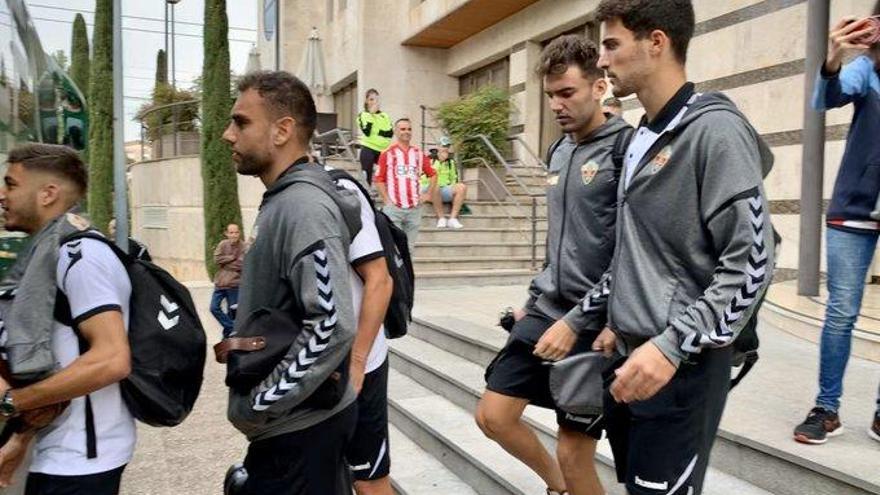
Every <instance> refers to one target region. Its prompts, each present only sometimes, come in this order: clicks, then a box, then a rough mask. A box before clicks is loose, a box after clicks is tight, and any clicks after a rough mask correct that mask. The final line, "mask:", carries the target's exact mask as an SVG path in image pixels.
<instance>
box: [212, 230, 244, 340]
mask: <svg viewBox="0 0 880 495" xmlns="http://www.w3.org/2000/svg"><path fill="white" fill-rule="evenodd" d="M223 235H224V236H225V237H226V239H223V240H222V241H220V243H219V244H217V248H216V249H214V263H216V264H217V273H216V274H215V275H214V293H213V294H212V295H211V314H212V315H214V318H216V319H217V321H218V322H219V323H220V326H222V327H223V338H224V339H225V338H226V337H229V334H230V333H231V332H232V325H233V323H234V322H235V309H236V308H237V307H238V285H239V283H240V281H241V265H242V263H244V252H245V245H244V242H242V241H241V229H240V228H239V227H238V225H236V224H234V223H231V224H229V225H228V226H227V227H226V230H225V231H224V232H223ZM224 300H225V301H226V310H225V311H224V310H223V301H224Z"/></svg>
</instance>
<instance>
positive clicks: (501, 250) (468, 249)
mask: <svg viewBox="0 0 880 495" xmlns="http://www.w3.org/2000/svg"><path fill="white" fill-rule="evenodd" d="M532 251H533V249H532V245H531V244H530V243H527V242H525V241H524V240H523V241H509V242H439V241H431V242H427V241H426V242H422V240H421V239H417V240H416V247H415V253H414V256H416V257H420V256H424V257H428V258H439V257H441V256H442V257H450V256H461V257H470V256H482V257H489V256H496V257H503V256H531V255H532ZM534 252H535V254H536V255H537V254H543V253H544V247H543V246H537V248H536V249H534Z"/></svg>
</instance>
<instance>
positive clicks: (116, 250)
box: [59, 229, 134, 267]
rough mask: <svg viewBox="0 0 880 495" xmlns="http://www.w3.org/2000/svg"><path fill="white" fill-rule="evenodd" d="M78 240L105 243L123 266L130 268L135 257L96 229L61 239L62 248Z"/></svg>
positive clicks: (75, 233)
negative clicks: (92, 240)
mask: <svg viewBox="0 0 880 495" xmlns="http://www.w3.org/2000/svg"><path fill="white" fill-rule="evenodd" d="M77 239H94V240H96V241H100V242H103V243H104V244H106V245H107V246H109V247H110V249H111V250H112V251H113V254H115V255H116V257H117V258H119V261H121V262H122V264H123V266H126V267H127V266H128V265H130V264H131V263H132V261H133V260H134V257H133V256H132V255H130V254H129V253H126V252H125V251H123V250H122V248H120V247H119V246H117V245H116V243H115V242H113V241H112V240H110V239H108V238H106V237H104V236H103V235H101V234H100V233H98V231H97V230H95V229H88V230H82V231H79V232H74V233H73V234H70V235H67V236H65V237H63V238H62V239H61V242H60V244H59V245H60V246H63V245H65V244H67V243H68V242H71V241H75V240H77Z"/></svg>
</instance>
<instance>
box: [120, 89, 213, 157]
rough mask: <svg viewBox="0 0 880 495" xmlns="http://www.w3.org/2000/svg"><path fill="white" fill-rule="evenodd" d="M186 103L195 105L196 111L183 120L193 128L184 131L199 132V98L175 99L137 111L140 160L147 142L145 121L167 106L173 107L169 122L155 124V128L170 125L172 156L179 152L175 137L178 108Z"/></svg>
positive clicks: (151, 140)
mask: <svg viewBox="0 0 880 495" xmlns="http://www.w3.org/2000/svg"><path fill="white" fill-rule="evenodd" d="M187 105H195V106H196V107H197V111H196V114H195V116H194V117H193V118H192V119H187V120H186V122H184V123H185V124H191V125H192V126H193V129H192V130H191V131H186V132H199V128H198V123H199V122H201V120H202V115H201V108H200V107H201V100H183V101H175V102H173V103H166V104H163V105H159V106H155V107H152V108H150V109H148V110H145V111H143V112H141V113H139V114H138V115H137V116H136V117H135V118H136V119H137V120H139V121H140V124H141V129H140V132H141V160H143V159H144V156H146V154H145V151H146V150H145V149H144V146H145V144H146V142H147V127H148V126H147V125H146V123H145V122H146V120H147V118H148V117H149V116H150V115H152V114H154V113H156V112H159V111H160V110H167V109H169V108H170V109H173V112H172V114H171V122H168V123H162V124H159V125H158V126H156V128H157V129H159V130H161V129H164V128H166V127H168V126H171V128H172V134H173V136H174V139H173V141H172V156H178V155H179V152H178V151H179V150H178V145H179V143H178V138H177V133H178V132H179V129H178V127H179V126H180V125H181V122H179V121H178V119H179V113H180V111H179V109H180V108H182V107H184V106H187ZM149 141H150V142H151V143H152V142H153V141H155V140H154V139H150V140H149ZM164 155H165V153H164V152H163V156H164ZM153 158H156V157H153Z"/></svg>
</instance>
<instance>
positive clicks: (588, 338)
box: [486, 313, 604, 440]
mask: <svg viewBox="0 0 880 495" xmlns="http://www.w3.org/2000/svg"><path fill="white" fill-rule="evenodd" d="M553 323H554V321H553V320H552V319H550V318H546V317H542V316H538V315H533V314H531V313H530V314H528V315H526V317H525V318H523V319H522V320H520V321H518V322H516V326H515V327H514V331H513V332H511V336H510V338H509V339H508V340H507V344H505V345H504V348H503V349H501V351H500V352H499V353H498V355H497V356H495V359H494V360H493V361H492V363H490V364H489V367H488V368H487V369H486V389H488V390H491V391H492V392H495V393H499V394H501V395H506V396H508V397H517V398H520V399H527V400H528V401H529V403H530V404H532V405H535V406H538V407H543V408H546V409H553V410H555V411H556V424H558V425H559V426H561V427H563V428H565V429H567V430H572V431H577V432H580V433H583V434H585V435H589V436H591V437H593V438H595V439H597V440H598V439H601V438H602V430H603V424H604V421H603V418H602V415H601V414H598V415H595V416H594V415H588V416H577V415H574V414H570V413H567V412H565V411H562V410H560V409H558V408H557V407H556V404H555V403H554V402H553V396H552V395H551V394H550V367H549V366H547V365H546V364H545V361H544V360H542V359H541V358H539V357H537V356H535V355H534V354H532V351H534V349H535V346H534V345H533V344H531V343H529V342H525V341H523V340H521V339H520V338H518V337H516V335H517V334H518V333H522V334H537V333H543V332H544V331H545V330H547V329H548V328H550V326H551V325H553ZM520 326H525V328H519V329H517V327H520ZM517 330H520V332H518V331H517ZM595 338H596V334H593V333H591V334H590V335H584V336H581V337H580V338H578V340H577V342H576V343H575V345H574V348H573V349H572V350H571V353H570V355H575V354H580V353H582V352H588V351H589V350H590V346H591V345H592V344H593V340H595Z"/></svg>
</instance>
